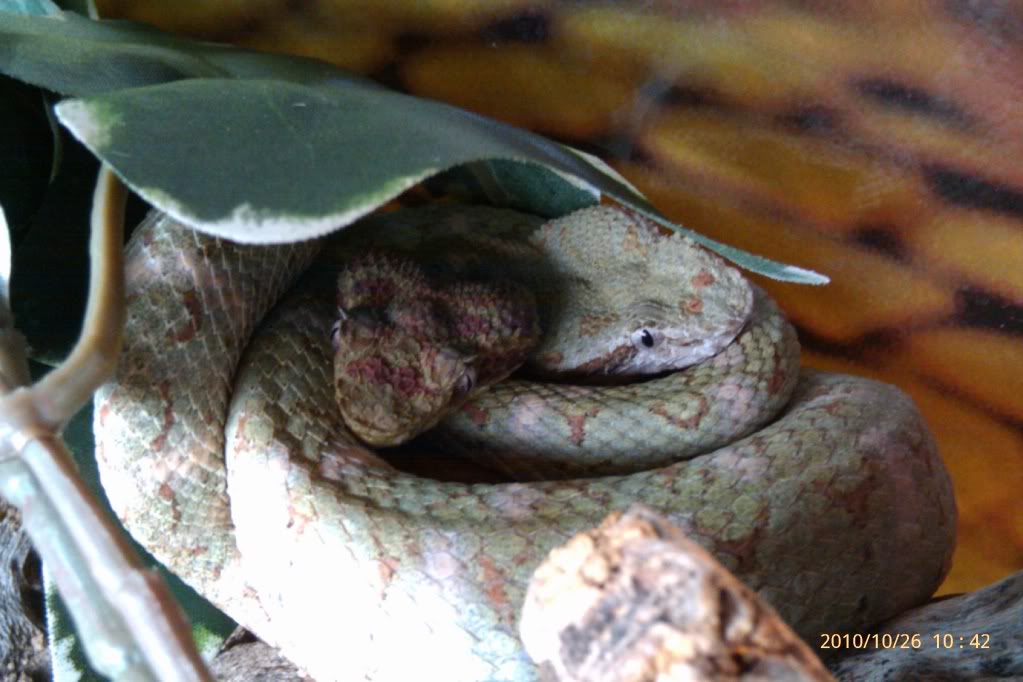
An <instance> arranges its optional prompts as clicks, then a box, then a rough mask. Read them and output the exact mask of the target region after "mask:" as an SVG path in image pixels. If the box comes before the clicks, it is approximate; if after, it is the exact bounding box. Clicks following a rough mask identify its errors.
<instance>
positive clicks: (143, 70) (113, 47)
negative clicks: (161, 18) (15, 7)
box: [0, 6, 380, 96]
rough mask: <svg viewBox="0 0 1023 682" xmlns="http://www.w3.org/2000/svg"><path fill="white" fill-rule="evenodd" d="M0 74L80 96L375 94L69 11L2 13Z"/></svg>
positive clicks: (335, 74) (265, 58) (309, 70)
mask: <svg viewBox="0 0 1023 682" xmlns="http://www.w3.org/2000/svg"><path fill="white" fill-rule="evenodd" d="M0 9H2V6H0ZM0 72H2V73H5V74H7V75H9V76H13V77H14V78H18V79H20V80H23V81H26V82H28V83H31V84H33V85H38V86H40V87H43V88H47V89H49V90H53V91H55V92H59V93H62V94H65V95H79V96H82V95H95V94H99V93H103V92H109V91H111V90H119V89H122V88H131V87H137V86H142V85H154V84H157V83H166V82H169V81H174V80H181V79H184V78H213V77H234V78H281V79H286V80H290V81H295V82H308V81H318V80H323V79H325V78H334V79H337V80H348V81H353V82H360V83H362V84H363V86H364V87H380V86H372V85H370V84H369V82H368V81H365V80H363V79H361V78H359V77H357V76H353V75H350V74H346V73H344V72H342V71H340V70H338V69H336V68H335V67H333V66H331V65H329V64H326V63H323V62H319V61H316V60H313V59H307V58H304V57H291V56H285V55H270V54H263V53H259V52H250V51H248V50H242V49H238V48H235V47H232V46H229V45H217V44H215V43H208V42H200V41H194V40H188V39H187V38H179V37H176V36H172V35H170V34H167V33H162V32H160V31H157V30H156V29H153V28H150V27H148V26H143V25H140V24H133V23H131V22H126V21H102V20H91V19H87V18H85V17H83V16H80V15H78V14H76V13H74V12H58V14H56V15H53V16H48V17H38V16H19V15H17V14H5V13H2V12H0Z"/></svg>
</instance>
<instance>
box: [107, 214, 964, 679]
mask: <svg viewBox="0 0 1023 682" xmlns="http://www.w3.org/2000/svg"><path fill="white" fill-rule="evenodd" d="M313 248H315V247H311V246H300V247H287V248H281V247H237V246H232V245H228V244H225V243H222V242H218V241H216V240H212V239H207V238H204V237H201V236H197V235H195V234H193V233H191V232H190V231H188V230H185V229H183V228H181V227H180V226H176V225H174V224H173V223H172V222H171V221H169V220H167V219H156V220H153V221H151V222H150V224H149V225H147V226H145V227H144V228H140V230H139V231H138V232H137V233H136V235H135V237H134V238H133V241H132V244H131V245H130V246H129V253H128V258H129V262H130V265H129V323H128V330H127V338H128V343H127V345H126V349H125V353H124V356H123V357H122V361H121V364H120V368H119V370H118V374H117V377H116V378H115V380H114V381H113V382H112V383H111V384H109V385H107V386H106V387H104V389H103V390H102V391H101V392H100V394H99V395H98V396H97V409H96V426H95V428H96V435H97V452H98V460H99V463H100V467H101V474H102V476H103V482H104V486H105V487H106V488H107V490H108V493H109V495H110V498H111V501H112V503H113V505H114V507H115V509H116V510H117V511H118V514H119V515H120V516H121V518H122V519H123V520H124V521H125V523H126V525H127V526H128V527H129V529H130V530H131V531H132V533H133V534H134V535H135V536H136V537H137V538H139V539H140V540H141V541H142V542H143V544H145V545H146V546H147V547H149V548H150V549H151V550H152V551H153V552H154V554H156V555H157V557H158V558H160V559H161V560H162V561H164V562H165V563H167V564H168V565H169V566H170V567H171V569H172V570H174V571H175V572H177V573H178V574H179V575H181V576H182V577H183V578H184V579H185V580H186V581H188V582H190V583H191V584H192V585H194V586H195V587H196V588H197V589H199V590H200V591H201V592H202V593H203V594H205V595H206V596H207V597H209V598H210V599H212V600H213V601H215V602H216V603H218V604H219V605H221V606H222V607H223V608H224V609H225V610H226V611H228V613H230V614H231V615H233V616H234V617H235V618H237V619H239V620H240V621H242V622H243V623H245V624H246V625H249V626H250V627H252V628H253V629H254V630H255V631H256V632H257V634H259V635H260V636H261V637H263V638H264V639H266V640H268V641H269V642H270V643H272V644H275V645H279V646H281V647H283V649H284V651H285V652H286V653H287V655H289V656H290V657H292V658H293V659H294V660H296V661H297V662H298V663H299V664H300V665H302V666H304V667H305V668H307V669H308V670H309V671H310V672H311V673H312V674H313V675H314V676H316V677H317V678H318V679H324V680H327V679H344V680H351V679H372V680H401V679H417V678H420V677H421V676H422V675H423V673H424V672H426V671H429V670H435V671H436V672H437V673H438V674H442V675H443V677H444V678H445V679H449V680H532V679H535V677H536V674H537V673H536V670H535V668H534V667H533V665H532V664H531V663H530V662H529V661H528V659H527V658H526V657H525V654H524V653H523V651H522V649H521V645H520V643H519V641H518V638H517V635H516V632H517V629H516V628H517V618H518V612H519V609H520V607H521V604H522V600H523V593H524V590H525V586H526V584H527V582H528V579H529V576H530V574H531V572H532V570H533V569H534V568H535V567H536V566H537V565H538V563H539V562H540V561H541V560H542V558H543V557H544V556H545V555H546V553H547V552H548V551H549V550H550V549H551V548H552V547H554V546H556V545H558V544H561V543H563V542H565V541H566V540H567V539H568V538H569V537H571V536H572V535H574V534H576V533H578V532H580V531H583V530H585V529H588V528H591V527H593V526H595V525H597V523H599V521H600V520H601V519H602V518H604V517H605V516H606V515H607V513H608V512H610V511H614V510H624V509H626V508H627V507H628V506H629V505H630V504H631V503H632V502H634V501H641V502H643V503H645V504H646V505H647V506H648V507H650V508H651V509H653V510H654V511H656V512H657V513H660V514H663V515H665V516H667V517H668V518H669V519H670V520H671V521H672V522H673V523H675V524H677V525H679V526H680V527H681V528H682V529H683V530H684V531H685V532H686V533H687V534H688V535H689V536H690V537H692V538H693V539H694V540H696V541H697V542H699V543H701V544H703V545H704V546H705V547H707V548H708V549H709V550H710V551H711V552H712V553H713V554H714V555H715V556H716V557H718V558H719V559H720V560H721V561H722V562H723V563H724V564H725V565H726V566H727V567H728V568H730V569H731V570H733V571H734V572H735V573H736V575H737V576H738V577H740V578H741V579H743V580H744V581H745V582H746V583H747V584H748V585H749V586H750V587H752V588H753V589H755V590H757V591H758V592H760V594H761V595H762V596H764V597H765V598H766V599H767V600H768V601H769V602H770V603H771V604H772V605H773V606H774V607H775V608H776V609H777V610H778V611H779V613H780V614H781V615H782V616H783V617H784V618H785V619H786V620H787V621H788V622H789V623H790V624H791V625H792V626H793V627H794V629H795V630H796V631H797V632H798V633H799V634H801V635H802V636H803V637H805V638H807V639H810V640H811V641H815V638H816V637H818V636H819V634H820V633H822V632H830V631H836V630H842V631H850V632H855V631H862V630H863V629H864V628H866V627H867V626H869V625H871V624H873V623H876V622H878V621H880V620H883V619H885V618H887V617H890V616H892V615H894V614H896V613H899V612H901V611H904V610H905V609H907V608H910V607H911V606H913V605H915V604H918V603H920V602H921V601H923V600H924V599H926V598H927V597H928V596H929V595H930V594H931V592H932V591H933V590H934V589H935V588H936V587H937V585H938V584H939V583H940V581H941V578H942V576H943V575H944V574H945V572H946V570H947V568H948V564H949V560H950V556H951V551H952V547H953V544H954V528H955V505H954V502H953V499H952V493H951V488H950V485H949V480H948V476H947V473H946V471H945V469H944V467H943V466H942V464H941V460H940V458H939V457H938V456H937V453H936V451H935V448H934V444H933V442H932V440H931V438H930V435H929V434H928V432H927V429H926V427H925V425H924V424H923V422H922V420H921V418H920V416H919V414H918V413H917V412H916V410H915V408H914V407H913V405H912V403H911V402H910V401H909V399H908V398H907V397H906V396H905V395H903V394H902V393H901V392H899V391H898V390H897V389H894V388H892V387H890V386H886V385H883V384H879V383H876V382H872V381H867V380H863V379H857V378H852V377H847V376H841V375H826V374H819V373H813V372H804V373H803V374H802V375H801V377H800V379H799V381H798V383H797V385H796V386H795V389H794V391H793V393H792V396H791V398H790V399H789V400H788V403H787V405H786V406H785V408H784V410H783V411H782V414H781V416H780V417H779V418H777V419H775V420H774V421H772V422H771V423H769V424H767V425H765V426H763V427H762V428H760V430H758V431H756V432H755V433H753V434H751V435H749V436H747V437H744V438H740V439H738V440H737V441H735V442H734V443H731V444H729V445H726V446H723V447H720V448H718V449H717V450H714V451H713V452H710V453H706V454H704V455H701V456H698V457H695V458H693V459H691V460H688V461H683V462H680V463H676V464H671V465H667V466H663V467H660V468H654V469H650V470H646V471H641V472H637V473H632V474H628V475H621V476H609V477H603V478H591V479H575V480H568V481H541V482H531V483H510V484H498V485H484V484H460V483H443V482H438V481H434V480H430V479H424V478H420V477H417V476H413V475H410V474H405V473H401V472H399V471H396V470H395V469H393V468H392V467H391V466H389V465H387V464H386V463H385V462H384V461H383V460H381V459H380V458H379V457H378V456H376V455H375V454H374V453H372V452H371V451H369V450H367V449H365V448H364V447H362V446H360V445H358V444H357V443H356V441H355V439H354V438H353V437H352V436H351V435H349V434H348V432H347V431H346V430H345V429H344V428H343V427H342V425H341V418H340V415H339V413H338V410H337V409H336V407H335V406H334V404H333V400H332V398H333V396H332V394H333V386H332V382H331V377H332V373H333V370H332V366H331V356H332V351H331V345H330V329H331V326H332V324H333V322H334V316H335V304H334V301H333V292H332V291H330V290H327V291H325V292H320V293H317V291H316V290H315V289H314V290H313V291H312V293H305V294H296V295H295V296H294V297H292V298H290V299H289V301H288V303H286V304H284V305H281V306H278V307H277V309H276V310H275V311H274V312H273V313H272V314H271V315H270V316H269V318H268V319H267V320H266V321H264V324H263V325H262V331H261V333H260V335H259V336H258V337H256V338H254V339H249V334H250V331H251V329H252V328H253V326H254V325H255V322H256V321H257V320H260V319H262V318H263V317H264V315H265V313H266V312H267V310H269V308H270V307H271V305H272V304H273V303H274V302H275V301H276V300H277V298H278V297H279V296H280V294H281V292H282V291H283V290H284V288H285V287H286V285H287V284H288V282H289V280H290V279H291V277H292V275H291V273H292V272H293V271H298V270H301V268H302V267H303V266H304V263H305V261H306V260H307V259H308V258H309V257H310V256H311V252H312V249H313ZM300 304H301V305H300ZM758 305H760V306H762V310H763V311H765V313H766V315H765V317H766V319H772V318H773V317H774V313H773V312H772V311H773V310H774V306H773V304H772V303H771V302H770V301H769V300H767V299H766V298H761V299H760V301H759V302H758ZM777 332H778V334H779V335H786V334H791V330H790V329H789V328H788V326H787V325H781V326H780V327H778V328H777ZM243 347H245V353H244V357H242V349H243ZM756 348H758V347H757V346H749V347H747V348H746V349H745V350H741V351H738V352H739V353H740V355H745V353H746V352H747V350H754V349H756ZM729 352H734V351H729ZM771 353H772V354H773V353H775V351H774V350H772V351H771ZM779 357H781V358H784V357H785V355H784V353H783V354H781V355H780V356H779ZM764 360H765V358H764V357H759V356H757V357H749V358H748V361H749V365H748V366H750V367H752V366H756V365H757V364H759V363H762V362H764ZM713 364H715V363H714V361H712V362H711V363H705V365H713ZM700 367H701V368H702V367H704V365H701V366H700ZM720 368H721V369H722V370H723V371H727V372H731V373H733V374H734V372H736V371H739V372H740V373H742V372H745V371H746V370H744V369H741V368H737V367H736V366H734V365H733V364H731V363H730V362H722V363H721V365H720ZM236 370H237V372H236ZM232 376H234V377H235V379H234V385H233V386H232V385H231V377H232ZM644 385H656V382H647V384H644ZM735 386H737V387H739V388H743V387H746V385H745V384H744V383H743V381H742V379H741V378H740V379H737V383H736V384H735ZM752 386H753V384H750V385H749V387H752ZM748 393H749V392H748V391H746V390H739V391H737V392H736V394H737V395H739V396H740V397H742V396H746V395H747V394H748ZM594 397H595V399H597V400H599V395H598V396H594ZM539 399H540V400H548V398H547V397H541V398H539ZM229 402H230V406H229ZM737 404H742V401H741V400H740V401H739V402H738V403H737ZM654 406H655V407H656V405H654ZM658 409H659V408H658ZM657 411H658V410H651V412H650V415H649V417H650V418H649V419H648V420H646V421H643V420H642V419H641V415H639V414H638V413H637V421H636V422H634V423H631V424H630V426H629V427H628V428H629V429H630V430H633V431H634V430H636V429H640V428H647V429H649V430H650V433H651V434H656V433H661V432H664V431H665V430H669V431H670V430H671V429H672V428H673V425H672V420H666V419H665V418H664V417H663V416H661V415H658V414H657ZM661 411H663V410H661ZM225 424H226V427H225ZM225 431H226V438H225V435H224V433H225ZM634 437H635V438H636V440H637V441H639V442H641V441H642V440H644V438H642V437H641V436H640V435H639V434H634ZM229 500H230V501H229Z"/></svg>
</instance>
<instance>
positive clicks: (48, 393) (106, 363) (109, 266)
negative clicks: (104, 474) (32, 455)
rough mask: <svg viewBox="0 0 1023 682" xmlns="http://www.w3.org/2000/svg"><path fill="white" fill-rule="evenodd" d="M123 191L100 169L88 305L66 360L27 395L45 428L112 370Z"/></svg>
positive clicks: (120, 294) (120, 283)
mask: <svg viewBox="0 0 1023 682" xmlns="http://www.w3.org/2000/svg"><path fill="white" fill-rule="evenodd" d="M126 198H127V189H125V187H124V185H122V184H121V182H120V181H119V180H118V179H117V177H116V176H115V175H114V174H113V173H112V172H111V171H110V170H109V169H107V167H106V166H104V167H103V168H102V169H101V170H100V173H99V179H98V180H97V182H96V193H95V195H94V198H93V205H92V235H91V238H90V241H89V258H90V261H91V263H92V266H91V271H90V273H89V303H88V306H87V307H86V309H85V321H84V322H83V324H82V335H81V336H80V337H79V339H78V343H76V344H75V347H74V348H73V349H71V353H70V354H69V355H68V357H67V359H65V360H64V362H63V363H61V365H60V366H59V367H57V368H56V369H54V370H53V371H52V372H50V373H49V374H47V375H46V376H45V377H43V378H42V379H41V380H40V381H39V382H38V383H37V384H36V385H35V387H34V388H33V389H32V390H33V393H34V396H35V398H36V401H35V402H36V409H37V410H38V413H39V416H40V417H41V418H42V419H43V421H44V423H46V424H49V425H51V426H53V428H55V429H56V428H60V427H61V426H62V425H63V424H64V423H65V422H67V420H69V419H71V417H73V416H74V415H75V413H76V412H78V410H80V409H81V408H82V406H83V405H85V403H87V402H88V401H89V400H90V399H91V398H92V394H93V392H94V391H95V390H96V389H97V388H99V386H100V384H102V383H103V382H104V381H106V380H107V379H109V378H110V377H111V376H112V375H113V373H114V369H115V368H116V367H117V357H118V355H119V354H120V352H121V337H122V332H123V330H124V264H123V261H124V204H125V199H126Z"/></svg>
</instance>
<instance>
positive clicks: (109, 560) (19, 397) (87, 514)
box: [0, 167, 211, 680]
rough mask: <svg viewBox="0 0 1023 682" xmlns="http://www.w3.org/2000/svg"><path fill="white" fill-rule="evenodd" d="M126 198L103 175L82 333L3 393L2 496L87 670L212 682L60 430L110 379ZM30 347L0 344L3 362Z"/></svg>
mask: <svg viewBox="0 0 1023 682" xmlns="http://www.w3.org/2000/svg"><path fill="white" fill-rule="evenodd" d="M126 195H127V191H126V190H125V188H124V187H123V186H122V185H121V184H120V182H119V181H118V180H117V179H116V178H115V177H114V176H113V174H112V173H111V172H110V170H109V169H107V168H106V167H104V168H103V169H102V170H101V171H100V178H99V181H98V182H97V188H96V195H95V204H94V207H93V213H92V239H91V244H90V249H91V257H92V265H93V269H92V274H91V281H90V287H89V304H88V308H87V310H86V316H85V324H84V328H83V331H82V336H81V338H80V339H79V341H78V343H77V344H76V345H75V348H74V349H73V350H72V352H71V354H70V356H69V357H68V359H67V360H66V361H65V362H64V364H62V365H61V366H60V367H58V368H57V369H55V370H53V371H52V372H51V373H50V374H49V375H47V377H46V378H44V379H43V380H41V381H40V382H38V383H37V384H36V385H35V386H32V387H29V388H25V387H16V388H13V390H9V391H8V392H6V393H4V394H3V395H0V492H3V494H4V495H5V496H6V497H7V499H8V500H9V501H10V502H11V503H12V504H15V505H17V506H18V507H19V508H20V509H21V511H22V519H23V525H24V527H25V530H26V531H27V532H28V534H29V536H30V537H31V539H32V543H33V545H34V546H35V548H36V550H37V551H38V552H39V554H40V556H41V557H42V559H43V562H44V563H45V564H46V565H47V568H48V569H49V570H50V571H51V572H52V574H53V576H54V580H55V581H56V583H57V587H58V589H59V590H60V593H61V595H62V596H63V597H64V600H65V602H66V603H67V604H68V607H69V610H70V611H71V615H72V618H73V619H74V621H75V625H76V627H77V629H78V633H79V635H80V637H81V639H82V641H83V644H84V646H85V649H86V653H87V654H88V655H89V659H90V662H91V663H92V664H93V666H94V667H95V668H96V669H97V670H98V671H99V672H101V673H103V674H105V675H107V676H109V677H111V678H114V679H118V680H127V679H131V680H209V679H211V677H210V675H209V673H208V672H207V671H206V668H205V666H204V664H203V662H202V659H201V658H200V656H199V654H198V652H197V651H196V649H195V645H194V643H193V641H192V637H191V632H190V630H189V628H188V625H187V623H186V622H185V619H184V617H183V615H182V614H181V612H180V609H179V608H178V606H177V604H176V603H175V602H174V600H173V598H172V597H171V596H170V593H169V592H168V590H167V588H166V586H165V585H164V583H163V581H162V580H161V579H160V578H159V577H158V576H157V575H156V574H155V573H153V572H151V571H149V570H148V569H146V568H144V567H143V566H142V564H141V562H140V561H139V560H138V558H137V557H136V556H135V554H134V552H133V551H132V550H131V549H130V548H129V547H128V545H127V542H126V541H125V539H124V537H123V535H122V534H121V532H120V530H119V529H117V528H116V527H115V526H114V525H113V524H112V523H111V522H110V521H109V519H108V518H107V516H106V515H105V513H104V512H103V511H102V510H101V509H100V508H99V506H98V505H97V504H96V503H95V502H94V501H93V500H92V498H91V496H90V495H89V492H88V490H87V489H86V487H85V485H84V484H83V483H82V481H81V479H80V478H79V476H78V474H77V471H76V469H75V466H74V463H73V461H72V459H71V456H70V454H69V453H68V450H67V448H66V447H65V446H64V444H63V442H62V441H60V440H59V438H58V437H57V436H56V432H57V431H58V430H59V428H60V427H61V426H62V425H63V424H64V422H66V421H67V419H69V418H70V417H71V416H72V415H73V414H74V413H75V412H76V411H77V410H78V409H79V408H80V407H81V406H82V405H83V404H84V403H85V402H86V401H87V400H88V399H89V398H90V397H91V395H92V392H93V391H94V390H95V389H96V387H98V386H99V385H100V384H101V383H103V382H104V381H106V380H107V379H109V378H110V376H111V375H112V374H113V371H114V368H115V366H116V361H117V353H118V351H119V350H120V346H121V335H122V326H123V321H124V281H123V279H124V272H123V266H122V249H123V246H122V241H123V220H124V201H125V198H126ZM23 351H24V349H23V348H22V349H21V351H20V352H21V356H20V357H17V355H16V353H17V352H18V349H17V348H0V354H3V355H9V356H8V357H3V358H0V365H2V366H15V367H16V366H18V364H19V363H24V362H25V359H24V352H23Z"/></svg>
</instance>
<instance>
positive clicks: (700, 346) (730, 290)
mask: <svg viewBox="0 0 1023 682" xmlns="http://www.w3.org/2000/svg"><path fill="white" fill-rule="evenodd" d="M532 241H533V243H534V244H535V245H536V246H537V248H538V249H540V251H541V252H542V253H543V255H544V258H545V259H546V261H547V262H548V263H550V268H551V269H552V271H553V272H555V273H556V274H557V279H556V280H554V281H555V282H556V284H557V292H556V294H557V295H551V296H546V297H544V298H543V299H542V300H543V301H545V302H546V303H547V304H548V308H547V309H546V310H545V311H544V317H545V318H547V319H557V320H559V324H557V325H548V328H547V329H546V333H545V335H544V338H543V340H542V341H541V344H540V346H539V347H538V348H537V350H536V352H535V353H534V355H533V356H532V358H531V364H532V366H533V369H534V370H536V371H538V372H539V373H541V374H554V373H557V374H562V375H566V376H571V377H573V378H575V379H579V380H585V378H586V377H590V378H592V379H596V380H600V378H601V377H607V376H609V375H613V376H615V377H620V378H625V379H628V378H635V377H639V376H644V375H651V374H657V373H660V372H665V371H671V370H678V369H683V368H685V367H688V366H690V365H694V364H696V363H698V362H701V361H703V360H705V359H707V358H709V357H711V356H713V355H715V354H717V353H718V352H720V351H721V350H722V349H724V348H725V347H726V346H727V345H728V344H729V343H731V342H732V340H733V339H734V338H735V337H736V335H737V334H738V333H739V332H740V331H741V330H742V328H743V326H744V325H745V324H746V321H747V319H748V318H749V316H750V313H751V311H752V309H753V290H752V288H751V286H750V284H749V282H748V281H747V280H746V279H745V278H744V277H743V276H742V273H740V272H739V271H738V270H737V269H736V268H734V267H732V266H730V265H728V264H727V263H726V262H725V261H724V260H723V259H722V258H720V257H719V256H717V255H716V254H714V253H711V252H709V251H707V250H706V249H704V248H702V247H700V246H699V245H698V244H696V243H695V242H694V241H693V240H692V239H689V238H687V237H683V236H682V235H678V234H672V235H667V234H662V233H661V231H660V230H659V228H658V227H657V226H656V225H655V224H654V223H653V222H651V221H650V220H647V219H645V218H643V217H642V216H639V215H635V214H633V213H631V212H629V211H626V210H624V209H621V208H615V207H611V206H597V207H593V208H588V209H583V210H580V211H576V212H575V213H571V214H569V215H567V216H565V217H563V218H559V219H558V220H553V221H550V222H548V223H546V224H545V225H544V226H543V227H542V228H541V229H540V230H539V231H538V232H537V233H536V234H535V235H534V236H533V238H532Z"/></svg>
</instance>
